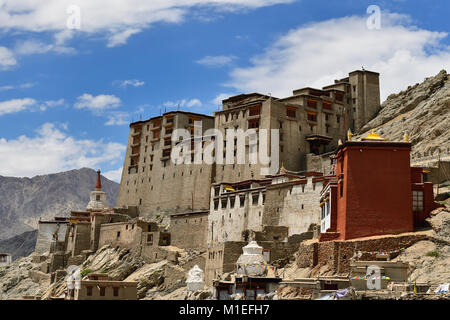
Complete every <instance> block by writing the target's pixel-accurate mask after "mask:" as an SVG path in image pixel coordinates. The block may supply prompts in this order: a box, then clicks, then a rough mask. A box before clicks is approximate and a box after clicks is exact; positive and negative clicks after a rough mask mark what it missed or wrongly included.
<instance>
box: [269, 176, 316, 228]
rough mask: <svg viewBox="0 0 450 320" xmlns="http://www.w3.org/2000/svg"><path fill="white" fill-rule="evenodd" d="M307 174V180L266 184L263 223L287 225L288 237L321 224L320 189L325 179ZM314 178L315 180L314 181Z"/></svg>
mask: <svg viewBox="0 0 450 320" xmlns="http://www.w3.org/2000/svg"><path fill="white" fill-rule="evenodd" d="M314 180H315V178H313V177H308V178H307V180H306V181H305V182H306V183H301V184H300V183H282V184H274V185H271V186H268V187H267V191H266V204H265V206H264V213H263V220H262V223H263V225H268V226H287V227H289V236H292V235H294V234H301V233H304V232H307V231H309V230H310V227H311V226H312V225H318V224H320V212H321V209H320V206H319V204H320V191H321V190H322V186H323V182H321V181H314ZM313 181H314V182H313Z"/></svg>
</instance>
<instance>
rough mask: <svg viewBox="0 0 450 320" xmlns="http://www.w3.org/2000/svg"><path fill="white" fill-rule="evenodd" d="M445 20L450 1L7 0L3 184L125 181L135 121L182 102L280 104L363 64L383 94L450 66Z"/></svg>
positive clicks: (2, 45)
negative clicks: (94, 174)
mask: <svg viewBox="0 0 450 320" xmlns="http://www.w3.org/2000/svg"><path fill="white" fill-rule="evenodd" d="M121 2H123V3H121ZM2 4H3V6H2ZM72 4H75V5H78V7H79V8H80V21H81V26H80V27H81V28H80V29H76V30H70V29H68V28H67V20H68V19H70V18H71V17H74V15H73V11H71V12H69V13H67V11H66V10H67V8H68V7H69V6H70V5H72ZM370 5H377V6H379V8H380V9H381V28H380V29H376V30H372V29H369V28H368V27H367V24H366V21H367V19H368V18H369V16H370V15H369V14H367V8H368V7H369V6H370ZM448 12H450V3H449V2H448V1H445V0H441V1H439V0H428V1H425V0H424V1H406V0H405V1H400V0H397V1H350V0H339V1H337V0H331V1H330V0H327V1H319V0H316V1H312V0H298V1H295V0H246V1H244V0H164V1H160V0H155V1H143V0H130V1H106V0H95V1H93V0H90V1H88V0H78V1H76V0H73V1H66V0H58V1H56V0H54V1H52V0H45V1H44V0H42V1H26V0H0V17H2V18H1V19H0V154H1V158H0V175H6V176H28V177H32V176H34V175H37V174H46V173H52V172H58V171H63V170H68V169H73V168H79V167H82V166H88V167H93V168H97V167H100V168H102V171H103V172H105V173H106V175H107V176H108V177H110V178H112V179H115V180H117V181H118V180H119V179H120V170H121V168H122V165H123V156H124V151H125V145H126V142H127V137H128V130H129V128H128V123H129V122H130V121H132V120H135V121H136V120H139V119H140V118H141V117H142V119H146V118H149V117H152V116H155V115H158V114H159V113H160V111H161V110H162V111H163V112H164V110H166V109H167V110H173V109H176V108H177V105H178V104H180V106H181V108H182V109H183V110H188V111H193V112H201V113H208V114H211V113H212V112H214V111H215V110H217V107H218V104H219V103H220V100H221V99H222V98H225V97H227V96H229V95H233V94H238V93H242V92H254V91H257V92H261V93H271V94H272V95H274V96H280V97H281V96H286V95H289V93H290V92H291V91H292V90H293V89H297V88H300V87H303V86H318V87H319V86H322V85H326V84H328V83H329V82H331V81H333V79H336V78H339V77H344V76H345V75H346V73H348V72H350V71H352V70H354V69H359V68H360V67H361V66H364V67H365V68H366V69H370V70H374V71H378V72H380V73H381V81H382V96H383V97H386V96H387V95H388V94H390V93H392V92H397V91H399V90H402V89H404V88H406V87H407V86H408V85H412V84H415V83H416V82H421V81H423V79H424V78H425V77H427V76H431V75H434V74H436V73H437V72H439V71H440V70H441V69H444V68H446V69H449V67H450V49H449V47H450V37H449V36H448V35H447V32H448V31H449V30H450V28H449V24H450V22H449V19H448ZM75 17H76V15H75ZM71 21H73V20H71Z"/></svg>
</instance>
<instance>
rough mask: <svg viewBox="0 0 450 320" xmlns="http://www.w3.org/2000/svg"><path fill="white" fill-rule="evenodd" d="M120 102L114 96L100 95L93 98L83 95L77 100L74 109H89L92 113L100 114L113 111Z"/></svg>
mask: <svg viewBox="0 0 450 320" xmlns="http://www.w3.org/2000/svg"><path fill="white" fill-rule="evenodd" d="M120 103H121V100H120V99H119V98H118V97H116V96H114V95H105V94H100V95H98V96H93V95H91V94H88V93H85V94H83V95H81V96H79V97H78V98H77V102H76V103H75V108H76V109H89V110H91V111H93V112H97V113H98V112H101V111H103V110H107V109H115V108H118V107H119V106H120Z"/></svg>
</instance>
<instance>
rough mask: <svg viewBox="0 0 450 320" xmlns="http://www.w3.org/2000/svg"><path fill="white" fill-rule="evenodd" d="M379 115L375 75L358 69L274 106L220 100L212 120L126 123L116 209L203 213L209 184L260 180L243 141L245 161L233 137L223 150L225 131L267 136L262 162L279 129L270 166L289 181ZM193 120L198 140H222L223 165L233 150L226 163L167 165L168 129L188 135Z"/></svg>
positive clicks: (257, 97) (248, 97)
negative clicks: (312, 158)
mask: <svg viewBox="0 0 450 320" xmlns="http://www.w3.org/2000/svg"><path fill="white" fill-rule="evenodd" d="M379 108H380V88H379V74H378V73H375V72H371V71H366V70H358V71H354V72H351V73H350V74H349V76H348V77H347V78H344V79H340V80H335V83H334V84H332V85H329V86H326V87H324V88H322V89H314V88H303V89H299V90H294V91H293V95H292V96H290V97H285V98H281V99H279V98H275V97H271V96H268V95H263V94H259V93H251V94H242V95H238V96H234V97H231V98H229V99H226V100H224V101H223V108H222V110H221V111H218V112H215V113H214V117H212V116H207V115H201V114H194V113H189V112H181V111H174V112H168V113H165V114H164V115H162V116H159V117H155V118H151V119H149V120H147V121H139V122H135V123H132V124H131V125H130V134H129V140H128V147H127V152H126V158H125V163H124V169H123V174H122V181H121V186H120V191H119V197H118V206H137V207H138V208H139V211H140V213H141V214H143V215H158V214H161V213H170V214H173V213H183V212H188V211H203V210H208V208H209V202H210V188H211V184H212V183H221V182H226V183H237V182H240V181H250V180H255V179H256V180H260V179H265V176H266V175H267V173H264V172H263V171H261V169H262V168H266V167H268V165H266V164H263V163H262V162H261V161H260V158H258V161H256V162H255V163H251V161H249V160H250V159H249V154H250V148H251V146H250V143H249V141H246V142H245V150H244V154H245V162H244V163H240V164H239V163H238V161H237V158H238V156H239V154H238V152H237V149H238V143H237V141H238V140H239V139H240V138H241V137H242V136H244V135H243V134H238V135H237V137H236V139H235V140H234V144H235V145H234V146H232V147H230V146H229V145H228V146H227V143H228V144H230V143H233V142H232V141H228V142H227V138H226V133H227V130H229V129H232V130H238V129H241V130H243V131H244V132H245V131H247V130H248V129H255V130H256V132H260V131H261V129H266V130H268V131H267V133H268V137H267V138H268V140H267V142H268V143H267V150H266V151H267V152H269V153H268V154H267V156H269V157H271V156H272V154H271V148H272V141H271V135H270V132H271V130H279V140H280V141H279V142H280V143H279V160H278V163H276V166H275V167H277V168H280V167H281V166H282V164H283V165H284V167H285V168H286V170H287V171H288V172H290V173H295V174H304V173H306V172H308V171H312V170H311V168H308V166H307V164H308V163H309V162H308V155H311V154H314V155H320V154H324V153H329V152H332V151H334V150H335V148H336V146H337V142H338V140H339V139H342V140H345V136H346V132H347V130H348V129H351V130H352V131H357V130H358V129H360V128H361V127H362V126H363V125H364V124H366V123H367V122H368V121H369V120H370V119H371V118H372V117H373V116H374V115H375V113H376V112H377V111H378V110H379ZM194 121H201V122H202V134H205V131H206V130H208V129H211V128H215V129H217V130H218V131H219V132H220V133H221V136H220V135H218V136H217V137H215V138H217V139H219V138H220V139H223V140H224V141H223V145H224V150H223V152H224V158H226V156H225V151H226V150H227V147H228V149H230V150H232V151H233V153H234V154H232V155H231V156H232V157H234V160H235V161H233V163H229V164H226V163H217V162H216V163H214V164H206V163H204V162H203V163H202V164H181V165H175V164H173V163H172V161H170V154H171V150H172V148H173V142H172V141H171V134H172V132H173V130H174V129H176V128H187V129H190V130H191V133H192V134H193V133H194V132H193V125H194ZM244 139H245V136H244ZM192 143H193V144H194V141H193V142H192ZM217 144H218V143H217V141H216V145H217ZM258 151H259V152H260V153H263V152H262V150H258ZM277 151H278V150H277ZM267 152H266V153H267ZM277 172H278V171H277ZM277 172H271V174H276V173H277Z"/></svg>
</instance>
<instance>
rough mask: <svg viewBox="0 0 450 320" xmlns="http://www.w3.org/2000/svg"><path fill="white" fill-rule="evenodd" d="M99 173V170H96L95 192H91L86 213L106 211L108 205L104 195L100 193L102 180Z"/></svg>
mask: <svg viewBox="0 0 450 320" xmlns="http://www.w3.org/2000/svg"><path fill="white" fill-rule="evenodd" d="M100 173H101V172H100V170H98V171H97V184H96V186H95V191H92V192H91V201H89V203H88V205H87V208H86V210H88V211H101V210H104V209H108V205H107V204H106V193H105V192H103V191H102V180H101V176H100Z"/></svg>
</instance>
